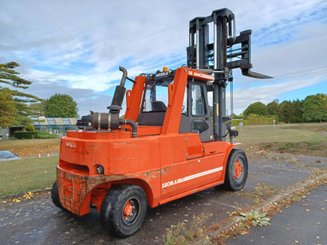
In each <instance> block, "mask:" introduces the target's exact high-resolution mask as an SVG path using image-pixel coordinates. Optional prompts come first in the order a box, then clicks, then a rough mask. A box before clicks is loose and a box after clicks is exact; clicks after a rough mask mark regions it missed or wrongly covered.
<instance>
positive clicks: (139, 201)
mask: <svg viewBox="0 0 327 245" xmlns="http://www.w3.org/2000/svg"><path fill="white" fill-rule="evenodd" d="M127 206H128V207H129V210H128V211H129V212H128V214H126V213H125V212H126V208H127V209H128V207H127ZM146 211H147V199H146V195H145V193H144V191H143V189H142V188H140V187H139V186H135V185H123V186H119V187H114V188H112V189H111V190H110V191H109V192H108V194H107V195H106V196H105V198H104V200H103V202H102V205H101V211H100V221H101V224H102V226H103V228H104V229H105V230H106V231H108V232H110V233H111V234H113V235H115V236H117V237H120V238H125V237H129V236H131V235H133V234H134V233H136V232H137V231H138V230H139V229H140V228H141V226H142V224H143V221H144V219H145V216H146Z"/></svg>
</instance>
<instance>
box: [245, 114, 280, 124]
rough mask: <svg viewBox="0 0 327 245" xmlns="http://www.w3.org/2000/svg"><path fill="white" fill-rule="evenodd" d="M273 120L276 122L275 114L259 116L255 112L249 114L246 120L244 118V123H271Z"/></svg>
mask: <svg viewBox="0 0 327 245" xmlns="http://www.w3.org/2000/svg"><path fill="white" fill-rule="evenodd" d="M273 120H275V123H276V124H277V123H278V120H277V116H260V115H255V114H250V115H249V116H248V117H247V119H246V120H244V125H272V124H273Z"/></svg>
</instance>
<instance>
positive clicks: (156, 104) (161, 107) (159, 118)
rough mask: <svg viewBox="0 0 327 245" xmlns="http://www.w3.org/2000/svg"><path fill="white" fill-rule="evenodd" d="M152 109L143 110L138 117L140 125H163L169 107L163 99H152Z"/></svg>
mask: <svg viewBox="0 0 327 245" xmlns="http://www.w3.org/2000/svg"><path fill="white" fill-rule="evenodd" d="M151 106H152V110H151V111H148V112H141V113H140V114H139V117H138V120H137V121H138V125H144V126H162V124H163V122H164V119H165V115H166V110H167V107H166V105H165V103H164V102H162V101H152V102H151Z"/></svg>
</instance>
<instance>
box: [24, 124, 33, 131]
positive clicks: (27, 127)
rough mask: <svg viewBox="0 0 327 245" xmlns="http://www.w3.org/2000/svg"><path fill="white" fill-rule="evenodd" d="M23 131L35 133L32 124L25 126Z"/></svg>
mask: <svg viewBox="0 0 327 245" xmlns="http://www.w3.org/2000/svg"><path fill="white" fill-rule="evenodd" d="M25 130H26V131H35V127H34V125H33V124H27V125H26V126H25Z"/></svg>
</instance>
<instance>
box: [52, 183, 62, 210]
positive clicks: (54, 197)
mask: <svg viewBox="0 0 327 245" xmlns="http://www.w3.org/2000/svg"><path fill="white" fill-rule="evenodd" d="M51 199H52V202H53V204H54V205H55V206H56V207H58V208H60V209H62V210H65V209H64V207H63V206H62V205H61V202H60V198H59V191H58V184H57V181H55V182H54V183H53V185H52V188H51Z"/></svg>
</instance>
